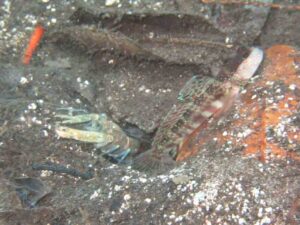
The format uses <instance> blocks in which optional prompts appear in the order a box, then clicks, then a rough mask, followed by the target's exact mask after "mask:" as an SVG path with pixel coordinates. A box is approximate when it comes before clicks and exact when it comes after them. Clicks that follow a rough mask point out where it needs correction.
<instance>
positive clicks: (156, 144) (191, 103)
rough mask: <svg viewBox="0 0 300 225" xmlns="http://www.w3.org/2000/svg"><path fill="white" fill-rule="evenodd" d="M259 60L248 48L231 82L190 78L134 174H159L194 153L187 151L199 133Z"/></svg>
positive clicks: (220, 112) (255, 51) (218, 115)
mask: <svg viewBox="0 0 300 225" xmlns="http://www.w3.org/2000/svg"><path fill="white" fill-rule="evenodd" d="M262 60H263V51H262V50H261V49H259V48H251V51H250V54H249V56H248V57H247V58H246V59H245V60H244V61H243V62H242V63H241V64H240V65H239V66H238V68H237V70H236V72H235V73H234V74H233V76H232V78H231V79H230V80H228V81H225V82H221V81H217V80H215V79H213V78H210V77H193V78H192V79H191V80H190V81H188V82H187V83H186V85H185V86H184V87H183V88H182V90H181V92H180V93H179V97H178V99H179V100H180V101H179V102H178V103H177V105H176V106H174V107H172V108H171V110H170V112H169V113H168V114H167V115H166V117H165V118H164V119H163V121H162V123H161V125H160V126H159V128H158V131H157V132H156V135H155V137H154V140H153V143H152V148H151V149H150V150H149V151H147V152H145V153H143V154H141V155H139V156H138V157H137V158H136V159H135V160H134V162H133V168H135V169H138V170H145V171H149V170H151V171H153V170H161V169H162V171H155V172H158V173H160V172H163V171H165V169H169V168H171V167H173V166H174V165H176V161H182V160H185V159H186V158H188V157H190V156H192V155H194V154H195V153H197V152H198V150H199V147H198V146H197V148H195V147H194V148H193V147H190V144H189V143H190V141H191V140H194V139H195V137H196V135H198V134H199V132H203V130H204V129H205V128H206V127H207V126H209V125H211V123H210V122H209V121H213V122H214V123H215V122H217V121H218V120H219V119H220V118H222V117H223V116H224V114H225V113H226V112H228V111H229V110H230V109H231V108H232V106H233V104H234V102H235V100H236V99H237V97H238V95H239V91H240V87H241V86H242V85H245V84H246V81H248V79H249V78H251V77H252V76H253V75H254V73H255V72H256V70H257V69H258V67H259V65H260V64H261V62H262Z"/></svg>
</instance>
